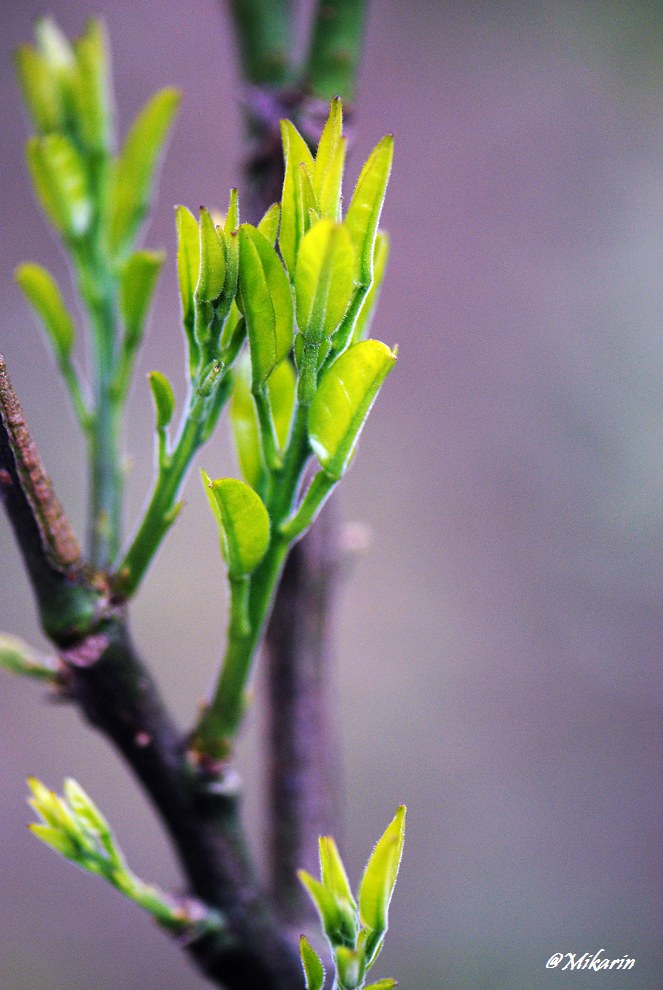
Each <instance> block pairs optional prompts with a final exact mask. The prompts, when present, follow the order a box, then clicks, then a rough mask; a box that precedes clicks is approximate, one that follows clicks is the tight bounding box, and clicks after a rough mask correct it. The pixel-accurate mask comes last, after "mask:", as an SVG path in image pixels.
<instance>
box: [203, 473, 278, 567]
mask: <svg viewBox="0 0 663 990" xmlns="http://www.w3.org/2000/svg"><path fill="white" fill-rule="evenodd" d="M202 477H203V484H204V485H205V490H206V491H207V497H208V498H209V502H210V505H211V507H212V511H213V513H214V515H215V517H216V520H217V523H218V526H219V537H220V541H221V552H222V554H223V558H224V560H225V562H226V564H227V566H228V575H229V577H230V578H231V579H233V578H240V577H244V576H246V575H248V574H252V573H253V571H255V569H256V567H257V566H258V565H259V564H260V562H261V560H262V558H263V557H264V556H265V553H266V552H267V547H268V545H269V515H268V514H267V509H266V508H265V506H264V504H263V501H262V499H261V498H260V496H259V495H257V494H256V493H255V492H254V490H253V489H252V488H250V487H249V485H245V484H244V482H243V481H237V480H236V479H235V478H219V479H218V480H217V481H212V480H211V479H210V478H209V476H208V475H207V474H205V472H204V471H203V472H202Z"/></svg>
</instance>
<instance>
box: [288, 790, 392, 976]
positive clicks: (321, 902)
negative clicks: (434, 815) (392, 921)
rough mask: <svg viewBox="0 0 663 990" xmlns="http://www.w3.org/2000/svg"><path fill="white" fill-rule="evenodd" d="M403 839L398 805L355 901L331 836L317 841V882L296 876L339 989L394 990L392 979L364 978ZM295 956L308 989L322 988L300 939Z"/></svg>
mask: <svg viewBox="0 0 663 990" xmlns="http://www.w3.org/2000/svg"><path fill="white" fill-rule="evenodd" d="M404 836H405V805H401V806H400V807H399V809H398V811H397V812H396V815H395V817H394V819H393V820H392V821H391V822H390V824H389V825H388V826H387V828H386V830H385V832H384V833H383V835H382V836H381V838H380V839H379V840H378V842H377V844H376V846H375V849H374V850H373V853H372V854H371V857H370V859H369V861H368V863H367V865H366V869H365V870H364V875H363V877H362V879H361V883H360V885H359V891H358V894H357V897H356V898H355V897H354V896H353V894H352V891H351V889H350V884H349V881H348V876H347V873H346V871H345V867H344V865H343V861H342V859H341V857H340V855H339V852H338V849H337V847H336V843H335V842H334V840H333V839H332V838H331V837H330V836H321V837H320V840H319V855H320V880H316V879H315V878H314V877H312V876H311V874H310V873H307V872H306V871H305V870H300V872H299V878H300V880H301V882H302V883H303V885H304V887H305V888H306V890H307V892H308V894H309V896H310V897H311V900H312V901H313V903H314V904H315V907H316V910H317V912H318V914H319V915H320V921H321V923H322V929H323V932H324V934H325V937H326V939H327V942H328V943H329V947H330V950H331V955H332V960H333V964H334V969H335V983H334V985H335V986H337V987H338V990H361V988H364V990H388V988H391V987H394V986H396V981H395V980H390V979H386V980H379V981H378V982H377V983H371V984H370V985H367V984H366V983H365V979H366V975H367V973H368V972H369V970H370V969H371V968H372V966H373V965H374V964H375V962H376V960H377V958H378V955H379V954H380V951H381V949H382V946H383V944H384V937H385V935H386V932H387V929H388V926H389V924H388V921H389V918H388V916H389V904H390V902H391V897H392V894H393V892H394V886H395V884H396V878H397V876H398V868H399V866H400V862H401V856H402V854H403V840H404ZM300 952H301V957H302V965H303V967H304V975H305V978H306V987H307V990H322V987H323V985H324V977H325V971H324V966H323V964H322V960H321V959H320V957H319V956H318V954H317V953H316V952H315V950H314V949H313V947H312V946H311V945H310V944H309V942H308V940H307V939H306V938H305V936H304V935H302V936H301V941H300Z"/></svg>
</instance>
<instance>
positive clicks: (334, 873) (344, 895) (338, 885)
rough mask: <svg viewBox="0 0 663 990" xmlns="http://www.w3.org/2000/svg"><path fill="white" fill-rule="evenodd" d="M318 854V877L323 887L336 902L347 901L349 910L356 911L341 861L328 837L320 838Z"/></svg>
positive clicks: (332, 841)
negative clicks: (330, 893) (329, 891)
mask: <svg viewBox="0 0 663 990" xmlns="http://www.w3.org/2000/svg"><path fill="white" fill-rule="evenodd" d="M318 853H319V856H320V877H321V879H322V882H323V884H324V885H325V887H327V888H328V889H329V890H331V891H332V893H333V894H334V896H335V897H336V899H337V900H339V901H347V903H348V905H349V906H350V907H351V908H353V909H356V904H355V899H354V897H353V896H352V891H351V889H350V883H349V881H348V875H347V873H346V872H345V866H344V865H343V860H342V859H341V856H340V853H339V851H338V847H337V845H336V843H335V842H334V840H333V838H332V837H331V836H330V835H321V836H320V838H319V840H318Z"/></svg>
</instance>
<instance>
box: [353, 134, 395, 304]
mask: <svg viewBox="0 0 663 990" xmlns="http://www.w3.org/2000/svg"><path fill="white" fill-rule="evenodd" d="M393 156H394V138H393V135H392V134H387V135H385V137H383V138H382V140H381V141H378V143H377V144H376V146H375V148H374V149H373V151H372V152H371V154H370V155H369V157H368V159H367V161H366V164H365V165H364V167H363V168H362V170H361V172H360V174H359V178H358V180H357V185H356V186H355V191H354V193H353V194H352V200H351V201H350V206H349V207H348V212H347V214H346V216H345V220H344V223H345V224H346V225H347V227H348V230H349V231H350V234H351V235H352V241H353V243H354V246H355V250H356V252H357V271H356V278H357V282H358V283H359V284H360V285H370V283H371V279H372V278H373V255H374V251H375V237H376V234H377V229H378V223H379V222H380V214H381V212H382V204H383V203H384V197H385V193H386V191H387V183H388V182H389V175H390V173H391V163H392V160H393Z"/></svg>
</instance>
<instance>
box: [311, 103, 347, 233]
mask: <svg viewBox="0 0 663 990" xmlns="http://www.w3.org/2000/svg"><path fill="white" fill-rule="evenodd" d="M342 130H343V107H342V105H341V101H340V99H338V97H336V98H335V99H333V100H332V101H331V104H330V106H329V117H328V118H327V123H326V124H325V126H324V129H323V131H322V135H321V137H320V143H319V145H318V151H317V154H316V156H315V163H314V168H313V189H314V192H315V196H316V200H317V203H318V209H319V211H320V216H321V217H326V218H328V219H329V220H334V221H336V220H340V212H341V187H342V184H343V168H344V165H345V146H346V139H345V138H344V137H343V135H342Z"/></svg>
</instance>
